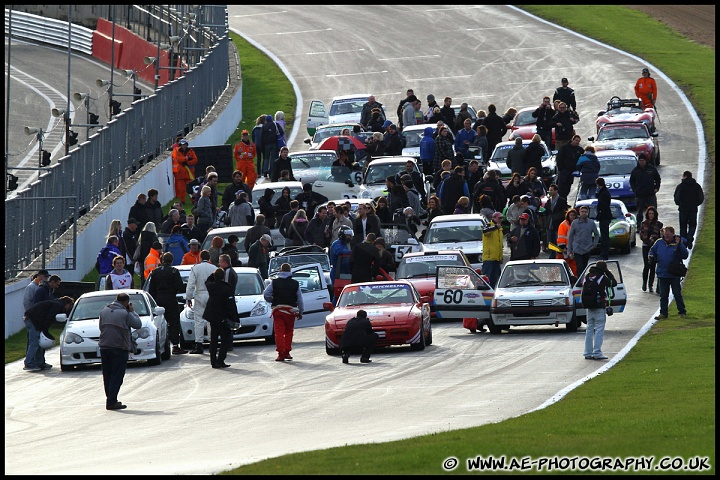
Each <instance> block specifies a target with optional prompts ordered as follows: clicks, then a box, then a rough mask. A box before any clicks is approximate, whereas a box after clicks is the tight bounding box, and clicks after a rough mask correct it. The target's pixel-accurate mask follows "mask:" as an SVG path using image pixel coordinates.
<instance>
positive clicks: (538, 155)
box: [525, 133, 545, 172]
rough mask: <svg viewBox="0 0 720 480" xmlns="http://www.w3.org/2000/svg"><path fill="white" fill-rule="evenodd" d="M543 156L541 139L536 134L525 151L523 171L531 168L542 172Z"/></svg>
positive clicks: (543, 150)
mask: <svg viewBox="0 0 720 480" xmlns="http://www.w3.org/2000/svg"><path fill="white" fill-rule="evenodd" d="M544 156H545V149H544V148H543V146H542V138H541V137H540V135H538V134H537V133H536V134H535V135H533V137H532V140H531V141H530V145H528V146H527V148H526V149H525V171H527V170H529V169H530V168H532V167H535V170H537V171H538V172H542V158H543V157H544Z"/></svg>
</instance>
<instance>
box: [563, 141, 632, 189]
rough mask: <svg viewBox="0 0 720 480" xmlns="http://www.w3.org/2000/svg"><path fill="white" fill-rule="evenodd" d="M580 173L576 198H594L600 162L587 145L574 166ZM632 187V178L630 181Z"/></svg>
mask: <svg viewBox="0 0 720 480" xmlns="http://www.w3.org/2000/svg"><path fill="white" fill-rule="evenodd" d="M576 168H577V170H578V171H579V172H580V194H579V195H578V198H579V199H580V200H584V199H586V198H595V188H596V187H595V179H596V178H598V175H599V173H600V161H599V160H598V158H597V156H596V155H595V147H593V146H592V145H588V146H587V147H585V153H584V154H583V155H582V156H581V157H580V158H579V159H578V163H577V165H576ZM630 184H631V185H632V177H631V179H630Z"/></svg>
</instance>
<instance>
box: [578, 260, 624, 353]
mask: <svg viewBox="0 0 720 480" xmlns="http://www.w3.org/2000/svg"><path fill="white" fill-rule="evenodd" d="M590 282H593V283H596V284H597V289H596V290H597V300H596V301H595V302H593V303H594V305H587V303H590V302H587V300H586V299H585V295H583V304H586V305H585V306H586V307H587V328H586V329H585V352H584V353H583V355H584V356H585V359H586V360H607V358H608V357H607V356H605V355H604V354H603V353H602V344H603V338H604V335H605V321H606V320H607V317H606V314H607V315H612V308H610V307H609V306H608V304H607V289H608V288H612V287H614V286H616V285H617V281H616V280H615V277H614V276H613V274H612V273H610V271H609V270H608V268H607V264H606V263H605V262H603V261H599V262H597V263H596V264H595V265H593V266H592V267H590V269H589V270H588V273H587V275H586V276H585V280H584V281H583V291H584V290H585V288H586V287H585V284H586V283H590Z"/></svg>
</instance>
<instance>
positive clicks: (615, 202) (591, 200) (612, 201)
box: [575, 198, 625, 209]
mask: <svg viewBox="0 0 720 480" xmlns="http://www.w3.org/2000/svg"><path fill="white" fill-rule="evenodd" d="M597 201H598V200H597V198H587V199H585V200H578V201H577V202H575V209H577V208H578V207H582V206H583V205H587V206H590V205H595V204H596V203H597ZM610 205H625V203H624V202H623V201H622V200H618V199H617V198H611V199H610Z"/></svg>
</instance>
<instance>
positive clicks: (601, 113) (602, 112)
mask: <svg viewBox="0 0 720 480" xmlns="http://www.w3.org/2000/svg"><path fill="white" fill-rule="evenodd" d="M603 115H605V112H604V111H603V110H600V111H599V112H598V115H597V116H598V117H602V116H603Z"/></svg>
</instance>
